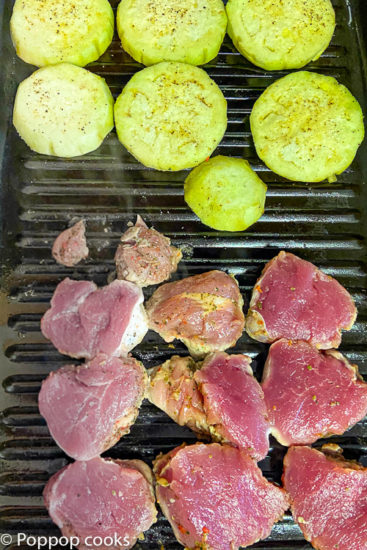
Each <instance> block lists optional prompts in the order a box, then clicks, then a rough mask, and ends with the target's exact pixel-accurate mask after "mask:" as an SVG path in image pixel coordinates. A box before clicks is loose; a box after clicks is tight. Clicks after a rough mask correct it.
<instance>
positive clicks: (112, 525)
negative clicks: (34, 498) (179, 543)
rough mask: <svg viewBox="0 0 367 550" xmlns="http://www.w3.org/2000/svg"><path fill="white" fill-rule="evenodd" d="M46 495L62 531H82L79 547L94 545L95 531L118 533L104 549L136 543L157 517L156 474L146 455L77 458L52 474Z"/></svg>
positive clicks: (66, 533)
mask: <svg viewBox="0 0 367 550" xmlns="http://www.w3.org/2000/svg"><path fill="white" fill-rule="evenodd" d="M43 495H44V499H45V505H46V507H47V509H48V512H49V514H50V516H51V518H52V520H53V521H54V522H55V523H56V525H57V526H58V527H59V528H60V529H61V532H62V534H63V535H64V536H65V537H79V540H80V544H79V545H78V546H77V547H78V548H79V550H87V549H90V548H91V541H92V540H93V538H94V537H101V538H102V539H105V538H106V537H107V541H108V537H112V539H113V540H116V539H117V540H118V539H119V544H116V545H112V544H102V545H101V546H100V545H98V548H99V549H101V550H111V548H121V549H122V548H131V547H132V546H134V544H135V542H136V540H137V538H138V537H139V535H140V534H141V533H143V532H144V531H146V530H147V529H149V527H150V526H151V525H152V523H154V522H155V521H156V516H157V510H156V508H155V498H154V491H153V476H152V473H151V470H150V468H149V467H148V466H147V465H146V464H145V463H144V462H142V461H141V460H112V459H108V458H107V459H103V458H94V459H92V460H89V461H87V462H84V461H80V462H73V463H72V464H69V465H68V466H65V468H63V469H62V470H60V471H59V472H57V473H56V474H55V475H53V476H52V477H51V479H50V480H49V481H48V483H47V485H46V487H45V490H44V492H43ZM88 537H89V538H88ZM115 537H116V539H115ZM92 546H93V545H92ZM93 547H94V546H93Z"/></svg>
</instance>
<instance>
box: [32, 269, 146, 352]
mask: <svg viewBox="0 0 367 550" xmlns="http://www.w3.org/2000/svg"><path fill="white" fill-rule="evenodd" d="M143 301H144V296H143V293H142V291H141V289H140V288H139V287H137V286H136V285H134V284H133V283H129V282H127V281H113V282H112V283H110V284H109V285H107V286H105V287H103V288H100V289H98V288H97V286H96V285H95V284H94V283H92V282H90V281H73V280H71V279H69V278H67V279H64V280H63V281H62V282H61V283H60V284H59V285H58V286H57V287H56V290H55V292H54V295H53V297H52V299H51V308H50V309H49V310H48V311H46V313H45V315H44V316H43V318H42V321H41V330H42V333H43V335H44V336H45V337H46V338H49V339H50V340H51V342H52V343H53V345H54V346H55V347H56V348H57V349H58V350H59V351H60V353H64V354H65V355H70V356H71V357H85V358H87V359H92V358H93V357H95V356H96V355H97V354H98V353H105V354H106V355H113V356H120V355H123V354H126V353H127V352H128V351H130V350H131V349H132V348H134V347H135V346H136V345H138V344H139V342H141V340H142V339H143V338H144V336H145V334H146V332H147V330H148V326H147V321H146V315H145V310H144V307H143Z"/></svg>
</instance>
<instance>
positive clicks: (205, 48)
mask: <svg viewBox="0 0 367 550" xmlns="http://www.w3.org/2000/svg"><path fill="white" fill-rule="evenodd" d="M226 26H227V16H226V12H225V9H224V5H223V2H222V0H168V1H167V0H155V1H154V2H152V0H122V1H121V2H120V4H119V7H118V10H117V30H118V34H119V37H120V39H121V44H122V47H123V48H124V50H126V51H127V52H128V53H129V54H130V55H131V56H132V57H133V58H134V59H136V60H137V61H139V63H144V65H154V64H155V63H159V62H160V61H181V62H183V63H191V64H192V65H202V64H204V63H207V62H208V61H210V60H211V59H213V58H214V57H215V56H216V55H217V54H218V52H219V48H220V46H221V44H222V41H223V38H224V35H225V32H226Z"/></svg>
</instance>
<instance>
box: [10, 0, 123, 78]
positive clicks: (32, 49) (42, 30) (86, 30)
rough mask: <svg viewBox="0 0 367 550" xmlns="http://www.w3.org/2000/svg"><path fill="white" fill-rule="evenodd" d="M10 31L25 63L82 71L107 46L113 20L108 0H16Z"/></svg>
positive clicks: (110, 38)
mask: <svg viewBox="0 0 367 550" xmlns="http://www.w3.org/2000/svg"><path fill="white" fill-rule="evenodd" d="M10 29H11V36H12V40H13V43H14V46H15V49H16V51H17V54H18V55H19V57H20V58H21V59H23V60H24V61H26V62H27V63H31V64H32V65H36V66H37V67H43V66H45V65H56V63H62V62H68V63H73V64H74V65H79V66H81V67H83V66H84V65H87V63H90V62H91V61H95V60H96V59H98V58H99V57H100V56H101V55H102V54H103V53H104V52H105V50H106V49H107V48H108V46H109V45H110V43H111V41H112V37H113V29H114V16H113V11H112V8H111V5H110V3H109V2H108V0H62V1H61V0H16V1H15V4H14V8H13V14H12V17H11V21H10Z"/></svg>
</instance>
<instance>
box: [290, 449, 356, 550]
mask: <svg viewBox="0 0 367 550" xmlns="http://www.w3.org/2000/svg"><path fill="white" fill-rule="evenodd" d="M328 447H329V446H326V445H325V446H324V447H323V448H322V449H323V451H324V450H325V453H326V454H325V453H324V452H320V451H317V450H316V449H311V448H310V447H291V448H290V449H289V451H288V453H287V454H286V456H285V459H284V474H283V483H284V487H285V489H286V490H287V491H288V493H289V495H290V499H291V510H292V514H293V517H294V519H295V521H297V523H298V525H299V526H300V528H301V530H302V532H303V535H304V537H305V539H306V540H308V541H309V542H310V543H311V544H312V546H313V547H314V548H317V550H366V548H367V468H363V467H362V466H361V465H359V464H358V463H356V462H352V461H347V460H344V459H343V457H342V455H341V454H340V453H339V454H338V453H337V452H335V451H336V449H335V448H337V446H336V445H333V446H332V447H333V448H334V449H333V452H332V453H330V451H329V449H328Z"/></svg>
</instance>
